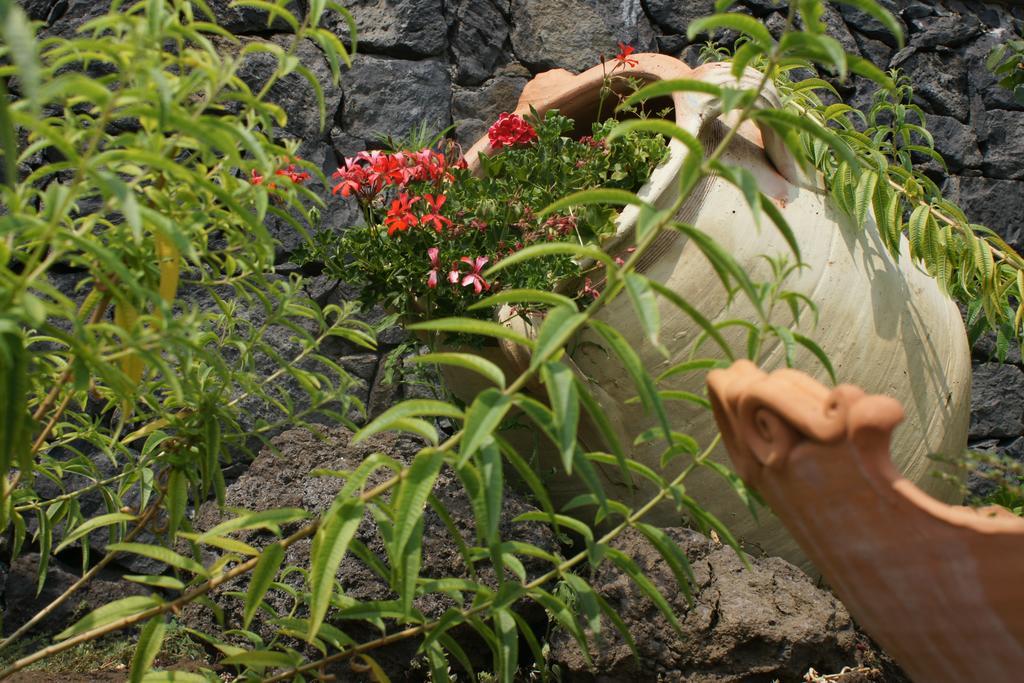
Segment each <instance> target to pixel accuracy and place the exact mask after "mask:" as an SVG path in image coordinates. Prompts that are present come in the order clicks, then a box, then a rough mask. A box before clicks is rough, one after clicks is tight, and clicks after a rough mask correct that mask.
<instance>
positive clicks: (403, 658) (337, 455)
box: [182, 428, 557, 680]
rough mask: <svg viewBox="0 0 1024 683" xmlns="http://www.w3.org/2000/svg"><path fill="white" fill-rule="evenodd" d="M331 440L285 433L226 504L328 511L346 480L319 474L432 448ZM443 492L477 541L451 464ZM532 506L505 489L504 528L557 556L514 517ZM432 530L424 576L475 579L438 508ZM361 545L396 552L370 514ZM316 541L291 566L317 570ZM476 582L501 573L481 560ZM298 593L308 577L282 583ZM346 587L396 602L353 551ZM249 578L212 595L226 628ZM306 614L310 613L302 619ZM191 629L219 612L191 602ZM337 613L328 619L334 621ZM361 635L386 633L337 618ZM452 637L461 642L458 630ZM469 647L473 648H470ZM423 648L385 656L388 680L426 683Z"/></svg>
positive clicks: (405, 441)
mask: <svg viewBox="0 0 1024 683" xmlns="http://www.w3.org/2000/svg"><path fill="white" fill-rule="evenodd" d="M323 437H324V438H320V439H318V438H317V437H316V436H314V435H313V434H311V433H310V432H307V431H298V430H296V431H290V432H285V433H284V434H282V435H280V436H279V437H278V438H276V439H275V440H274V444H275V446H276V448H277V449H279V452H271V451H270V450H269V449H267V450H264V451H263V452H262V453H261V454H260V455H259V457H257V458H256V459H255V460H254V461H253V463H252V466H251V467H250V468H249V471H248V472H246V473H245V474H244V475H242V476H241V477H239V479H238V480H237V481H235V482H234V483H233V484H231V485H230V486H229V487H228V490H227V497H226V504H227V505H228V506H229V507H232V508H245V509H248V510H253V511H258V510H265V509H268V508H274V507H300V508H304V509H306V510H308V511H310V512H311V513H314V514H316V513H322V512H323V511H325V510H326V509H327V508H328V507H329V506H330V505H331V503H332V502H333V500H334V498H335V496H336V495H337V494H338V492H339V490H340V489H341V487H342V484H343V482H342V480H341V479H339V478H336V477H330V476H320V477H317V476H312V475H311V474H310V472H311V471H312V470H315V469H318V468H324V469H330V470H349V471H351V470H353V469H355V468H356V467H357V466H358V465H359V464H360V463H361V462H363V461H364V460H365V459H366V458H367V457H369V456H370V455H371V454H372V453H377V452H380V453H384V454H386V455H388V456H390V457H392V458H395V459H397V460H398V461H400V462H402V463H404V464H408V463H409V462H410V461H411V460H412V458H413V457H414V456H415V454H416V453H417V452H418V451H419V450H420V448H422V447H423V446H424V444H423V442H421V441H419V440H418V439H414V438H411V437H408V436H396V435H393V434H392V435H379V436H375V437H371V438H369V439H367V440H366V441H365V442H362V443H360V444H358V445H356V444H352V443H350V437H351V433H350V432H348V431H346V430H344V429H340V428H336V429H330V430H327V431H326V432H325V433H324V434H323ZM389 474H390V470H387V469H386V468H385V469H384V470H378V471H377V473H375V474H374V475H372V476H371V477H370V479H369V481H368V482H367V485H366V488H370V487H372V486H374V485H376V484H379V483H381V482H383V481H384V480H385V479H386V478H387V477H388V476H389ZM434 495H436V496H437V498H438V499H439V501H440V502H441V505H443V506H444V508H445V510H446V511H447V512H448V514H449V516H450V517H451V519H452V521H453V523H454V525H455V527H456V528H457V529H458V530H459V533H460V534H461V535H462V537H463V540H464V541H465V542H467V543H470V544H473V543H474V540H473V537H474V534H475V531H476V525H475V522H474V514H473V508H472V505H471V504H470V501H469V499H468V497H467V496H466V494H465V492H464V490H463V488H462V486H461V484H460V483H459V482H458V479H457V478H456V476H455V474H454V473H453V472H452V471H451V470H449V469H447V468H445V469H443V470H442V471H441V474H440V476H439V477H438V480H437V483H436V485H435V487H434ZM532 509H533V508H532V506H530V505H529V504H528V503H526V502H525V501H524V499H523V497H522V496H520V495H518V494H515V493H512V492H510V491H506V495H505V501H504V512H503V515H502V519H503V520H505V521H503V522H502V524H501V534H502V538H504V539H508V540H517V541H523V542H526V543H531V544H534V545H536V546H538V547H540V548H543V549H545V550H548V551H549V552H557V544H556V542H555V539H554V536H553V534H552V532H551V531H550V529H548V528H547V527H546V526H542V525H538V524H533V523H513V522H511V521H510V520H511V519H512V518H514V517H515V516H516V515H519V514H521V513H523V512H526V511H528V510H532ZM223 518H224V517H222V515H221V513H220V512H219V511H218V510H217V508H216V506H215V505H214V504H212V503H208V504H206V505H204V506H203V507H202V508H201V509H200V511H199V514H198V515H197V518H196V521H195V526H196V528H198V529H209V528H211V527H212V526H214V525H216V524H218V523H219V522H221V521H222V519H223ZM423 519H424V529H423V534H422V544H423V562H422V567H423V569H422V572H421V573H422V575H423V576H425V577H431V578H439V577H447V576H454V577H468V572H467V569H466V567H465V565H464V562H463V559H462V555H461V554H460V552H459V547H458V545H457V544H456V542H455V541H453V540H452V538H451V537H450V536H449V532H448V530H447V528H446V527H445V524H444V523H443V522H442V520H441V518H440V517H438V516H437V514H436V513H435V512H433V510H431V509H430V508H429V507H428V508H427V510H426V511H425V512H424V513H423ZM297 528H298V527H297V526H296V525H291V526H289V527H287V528H285V529H284V532H285V533H291V532H293V531H295V530H296V529H297ZM239 538H240V539H241V540H243V541H245V542H247V543H250V544H253V545H255V546H257V547H263V546H266V545H267V544H268V543H270V542H271V541H272V540H274V539H273V537H272V536H271V535H269V534H267V533H265V532H243V533H242V534H241V535H240V536H239ZM356 539H357V540H359V541H360V542H361V543H363V544H365V546H366V547H367V548H368V550H369V552H371V553H373V554H374V555H376V556H377V557H379V558H381V559H382V560H383V561H385V562H386V561H387V555H386V551H385V548H384V544H383V541H382V539H381V536H380V534H379V532H378V531H377V527H376V524H375V523H374V522H373V519H372V517H371V515H370V513H369V512H367V513H366V516H365V518H364V520H363V522H362V523H361V525H360V526H359V529H358V531H357V532H356ZM309 549H310V543H309V541H308V540H304V541H300V542H298V543H296V544H294V545H293V546H291V547H290V548H289V549H288V551H287V554H286V559H285V562H286V564H290V565H297V566H301V567H308V565H309ZM524 566H525V568H526V571H527V573H528V575H531V576H535V575H538V574H539V572H540V571H541V569H543V568H546V567H547V565H546V564H543V563H541V562H540V561H536V560H530V559H529V558H524ZM476 567H477V578H478V580H481V581H483V582H485V583H490V584H493V581H494V573H493V570H492V569H491V568H490V567H489V566H485V563H477V566H476ZM282 580H284V581H285V582H286V583H288V584H289V585H291V586H292V587H294V588H298V589H300V590H301V588H302V577H301V575H299V574H298V573H291V574H290V576H288V577H287V578H284V579H282ZM338 581H339V582H340V583H341V585H342V587H343V589H344V593H345V595H346V596H348V597H349V598H353V599H355V600H361V601H363V600H380V599H389V598H390V597H393V594H392V593H391V590H390V588H389V587H388V582H387V581H386V580H385V579H383V578H381V577H380V576H379V575H378V574H377V573H376V572H375V571H374V570H373V569H372V568H371V567H369V566H368V565H366V564H364V563H363V562H362V561H361V560H360V559H357V558H356V557H355V555H353V554H352V553H349V554H348V555H346V556H345V559H344V560H343V561H342V563H341V567H340V569H339V570H338ZM246 585H247V579H246V578H240V579H237V580H234V581H231V582H228V583H225V584H224V585H222V586H219V587H218V588H216V589H215V590H214V591H212V592H211V594H210V597H211V599H212V600H213V602H214V603H215V604H216V605H218V606H219V607H221V608H222V609H223V610H224V615H225V622H226V623H227V624H230V625H232V626H236V625H238V624H239V623H241V615H242V602H241V600H240V599H239V598H238V597H235V596H232V595H230V594H229V593H230V592H231V591H238V590H243V591H244V590H245V588H246ZM265 601H266V602H267V603H268V604H269V605H270V606H272V607H273V608H274V609H276V610H278V611H281V612H284V613H288V612H289V611H290V610H291V607H292V597H291V596H290V595H288V594H287V593H285V592H284V591H280V590H274V589H272V590H271V591H270V592H269V593H268V594H267V597H266V598H265ZM451 605H452V602H451V601H450V600H449V599H447V598H444V597H442V596H440V595H439V594H430V595H426V596H423V597H422V598H419V599H417V601H416V603H415V606H416V608H417V609H419V610H421V611H422V612H423V613H424V614H426V615H427V616H428V617H431V618H437V617H440V616H441V614H442V613H443V612H444V611H445V610H446V609H447V608H448V607H450V606H451ZM524 614H525V615H526V616H527V618H528V619H532V620H536V619H540V620H541V621H542V622H543V615H542V614H540V613H537V612H524ZM297 616H301V614H300V615H297ZM182 619H183V621H184V622H185V623H186V624H189V625H192V626H196V627H199V628H201V629H203V630H205V632H207V633H210V632H215V630H216V626H215V624H214V622H213V617H212V614H211V613H210V612H209V611H208V610H207V609H206V608H205V607H202V606H199V605H189V606H188V607H187V608H186V609H185V611H184V614H183V617H182ZM330 620H331V614H330V613H328V621H330ZM338 623H339V625H342V627H343V628H344V629H345V631H346V632H347V633H348V634H349V635H350V636H352V637H353V638H356V639H357V640H358V639H369V638H373V637H376V636H377V635H379V631H377V630H376V629H375V628H374V627H373V626H371V625H369V624H364V623H360V622H354V621H345V622H338ZM252 628H253V630H254V631H256V632H258V633H262V634H264V635H266V636H270V635H273V634H274V633H275V631H276V627H275V626H273V625H271V624H270V623H269V622H268V621H267V620H266V616H265V615H260V616H257V619H256V621H255V622H254V623H253V627H252ZM452 634H453V636H455V637H457V638H458V637H459V634H458V633H457V632H453V633H452ZM464 644H465V643H464ZM415 647H416V644H415V643H414V642H410V643H406V644H400V645H399V646H398V647H397V648H395V649H392V650H383V651H381V655H380V658H379V659H378V661H379V662H380V663H381V664H382V666H384V667H385V670H386V671H387V673H388V675H389V676H391V677H392V678H393V679H395V680H422V679H421V678H419V677H418V674H417V673H416V672H415V671H412V670H411V669H410V663H411V661H412V659H413V657H414V651H415ZM347 671H348V669H347V667H341V668H339V669H338V670H337V671H336V672H335V673H338V674H341V675H342V680H348V679H347V678H345V677H344V674H345V673H347Z"/></svg>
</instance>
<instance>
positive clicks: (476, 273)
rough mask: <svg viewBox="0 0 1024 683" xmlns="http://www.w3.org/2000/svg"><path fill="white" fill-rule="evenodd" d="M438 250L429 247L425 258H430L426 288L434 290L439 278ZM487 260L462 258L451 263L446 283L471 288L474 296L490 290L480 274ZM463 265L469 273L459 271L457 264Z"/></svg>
mask: <svg viewBox="0 0 1024 683" xmlns="http://www.w3.org/2000/svg"><path fill="white" fill-rule="evenodd" d="M440 253H441V252H440V250H439V249H438V248H437V247H430V248H429V249H427V256H428V257H429V258H430V266H431V269H430V272H429V273H427V287H430V288H431V289H435V288H436V287H437V283H438V278H439V277H440V270H441V263H440V261H439V255H440ZM489 260H490V259H488V258H487V257H486V256H477V257H476V258H475V259H472V258H470V257H468V256H463V257H462V258H461V259H459V261H452V267H451V269H450V270H449V271H448V282H450V283H452V284H453V285H457V284H459V282H460V281H461V282H462V286H463V287H470V286H472V287H473V293H474V294H480V293H481V292H483V291H486V290H488V289H490V288H491V285H490V283H488V282H487V280H485V279H484V276H483V274H482V273H481V272H480V271H481V270H483V267H484V266H486V265H487V262H488V261H489ZM460 262H461V263H465V264H468V265H469V272H467V273H463V272H462V270H461V269H460V266H459V263H460Z"/></svg>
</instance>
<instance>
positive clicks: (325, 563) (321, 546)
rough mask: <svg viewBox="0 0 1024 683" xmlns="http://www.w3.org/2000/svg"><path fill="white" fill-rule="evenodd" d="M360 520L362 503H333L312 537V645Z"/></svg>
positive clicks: (310, 574)
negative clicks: (335, 577) (337, 574)
mask: <svg viewBox="0 0 1024 683" xmlns="http://www.w3.org/2000/svg"><path fill="white" fill-rule="evenodd" d="M362 519H363V502H362V501H361V500H358V499H351V498H349V499H345V500H338V499H337V498H336V499H335V500H334V503H333V504H332V505H331V508H330V509H329V510H328V511H327V513H326V514H325V515H324V517H323V519H322V520H321V522H320V526H319V528H318V529H317V531H316V534H315V535H314V536H313V544H312V548H311V550H310V572H309V589H310V598H309V633H307V636H306V637H307V640H309V641H312V640H313V638H314V637H315V636H316V634H317V632H318V631H319V630H320V624H322V623H323V620H324V616H326V614H327V608H328V607H329V606H330V604H331V598H332V596H333V595H334V576H335V574H336V573H337V571H338V566H339V565H340V564H341V560H342V558H343V557H344V556H345V551H346V550H348V544H349V543H350V542H351V541H352V537H353V536H354V535H355V533H356V529H358V528H359V523H360V522H361V521H362Z"/></svg>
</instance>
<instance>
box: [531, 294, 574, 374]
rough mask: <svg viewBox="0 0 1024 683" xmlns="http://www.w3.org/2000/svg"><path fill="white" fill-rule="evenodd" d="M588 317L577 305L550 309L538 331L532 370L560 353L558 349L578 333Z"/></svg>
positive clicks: (532, 358) (532, 357)
mask: <svg viewBox="0 0 1024 683" xmlns="http://www.w3.org/2000/svg"><path fill="white" fill-rule="evenodd" d="M586 319H587V316H586V314H585V313H580V312H578V311H577V310H576V307H575V306H574V307H572V308H568V307H566V306H559V307H558V308H552V309H551V310H549V311H548V312H547V315H545V316H544V322H543V323H541V326H540V330H538V332H537V341H536V347H535V348H534V350H533V354H532V355H531V357H530V370H534V369H536V368H538V367H540V366H541V364H543V363H546V362H547V361H549V360H551V359H552V358H554V357H555V356H556V355H558V351H559V350H560V349H562V348H563V347H564V346H565V344H566V343H567V342H568V341H569V340H570V339H571V338H572V336H573V335H574V334H576V332H577V330H579V328H580V326H581V325H582V324H583V323H584V322H585V321H586Z"/></svg>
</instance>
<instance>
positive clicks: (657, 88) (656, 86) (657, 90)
mask: <svg viewBox="0 0 1024 683" xmlns="http://www.w3.org/2000/svg"><path fill="white" fill-rule="evenodd" d="M680 83H686V84H691V83H697V84H700V85H701V86H702V90H701V91H702V92H708V91H710V92H711V94H714V95H718V93H719V91H720V90H721V89H720V88H719V87H718V86H717V85H711V84H710V83H704V82H703V81H690V80H682V81H673V80H666V81H655V82H654V83H651V84H650V85H647V86H644V87H643V88H640V90H638V91H636V92H635V93H633V94H632V95H631V96H629V97H628V98H626V100H625V102H623V103H622V104H620V105H619V108H622V107H628V106H631V104H630V102H631V101H634V100H635V102H633V103H634V104H636V103H639V102H642V101H643V100H644V99H646V97H643V98H641V97H640V95H641V94H642V93H645V92H646V93H650V95H649V96H650V97H660V96H661V95H665V94H668V93H671V92H675V91H676V89H673V88H671V87H670V86H671V85H673V84H680ZM663 91H664V92H663ZM636 131H642V132H645V133H657V134H660V135H664V136H666V137H669V138H672V139H675V140H679V141H680V142H681V143H683V144H684V145H686V147H687V149H689V150H690V153H691V154H696V155H697V156H703V155H704V146H703V145H702V144H701V143H700V140H698V139H697V138H696V137H695V136H694V135H693V134H692V133H690V132H689V131H688V130H685V129H684V128H681V127H680V126H678V125H676V124H675V123H672V122H671V121H667V120H665V119H653V118H652V119H629V120H626V121H622V122H621V123H618V124H616V126H615V127H614V128H612V130H611V132H610V133H608V138H607V139H608V142H611V141H613V140H616V139H618V138H620V137H623V136H626V135H628V134H630V133H633V132H636ZM641 208H643V207H641Z"/></svg>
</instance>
